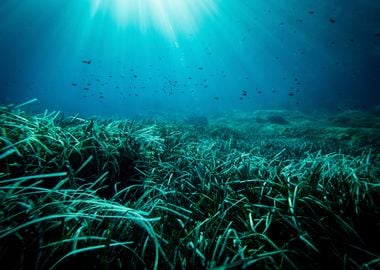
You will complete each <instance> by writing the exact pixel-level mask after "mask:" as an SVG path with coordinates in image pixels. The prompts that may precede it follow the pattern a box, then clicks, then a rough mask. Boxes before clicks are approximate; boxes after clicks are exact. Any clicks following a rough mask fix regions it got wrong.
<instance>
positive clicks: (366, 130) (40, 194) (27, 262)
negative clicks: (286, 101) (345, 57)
mask: <svg viewBox="0 0 380 270" xmlns="http://www.w3.org/2000/svg"><path fill="white" fill-rule="evenodd" d="M21 105H22V104H21ZM21 105H19V106H15V105H7V106H5V105H4V106H1V107H0V129H1V130H0V132H1V134H0V201H1V203H0V264H1V266H2V269H69V268H70V267H73V268H74V267H75V268H76V269H325V268H327V267H330V268H331V267H332V268H331V269H378V268H379V267H380V258H379V255H380V248H379V247H380V245H379V236H380V234H379V228H380V215H379V211H380V207H379V204H380V153H379V149H380V147H379V144H380V132H379V130H380V124H379V123H380V121H379V115H378V114H377V115H376V114H370V113H368V112H360V111H351V112H344V113H341V114H335V115H325V116H323V117H322V116H319V117H316V116H310V115H306V114H302V113H300V112H296V111H279V110H277V111H274V110H272V111H269V110H267V111H256V112H252V113H249V114H248V113H245V114H243V113H236V114H229V115H228V118H227V117H223V116H222V115H218V116H215V117H209V119H207V120H205V119H198V118H191V119H187V121H180V120H164V119H150V120H134V121H132V120H109V119H100V118H89V119H84V118H80V117H78V116H73V117H63V116H62V114H61V113H60V112H55V111H52V112H49V111H45V112H43V113H31V112H26V111H25V110H24V109H25V108H26V107H24V106H21Z"/></svg>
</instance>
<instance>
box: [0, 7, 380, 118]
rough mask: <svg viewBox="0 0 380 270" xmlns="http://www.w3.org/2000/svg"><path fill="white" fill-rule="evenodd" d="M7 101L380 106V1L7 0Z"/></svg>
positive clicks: (2, 98) (126, 112)
mask: <svg viewBox="0 0 380 270" xmlns="http://www.w3.org/2000/svg"><path fill="white" fill-rule="evenodd" d="M0 89H1V95H0V103H1V104H9V103H16V104H17V103H21V102H24V101H27V100H29V99H32V98H37V99H38V102H37V103H34V104H31V106H32V108H33V109H34V110H36V111H38V110H44V109H45V108H47V109H49V110H60V111H62V112H64V113H65V114H76V113H79V114H80V115H83V116H91V115H101V116H106V117H132V116H135V115H143V116H149V115H161V114H164V115H168V114H173V115H191V114H211V113H228V112H229V111H238V110H242V111H253V110H257V109H279V108H281V109H290V110H301V111H319V110H330V111H339V110H349V109H369V108H372V107H374V106H377V105H379V104H380V1H378V0H360V1H333V0H319V1H315V0H303V1H295V0H286V1H285V0H283V1H280V0H278V1H274V0H273V1H264V0H261V1H258V0H124V1H123V0H108V1H106V0H22V1H16V0H13V1H11V0H2V1H1V2H0Z"/></svg>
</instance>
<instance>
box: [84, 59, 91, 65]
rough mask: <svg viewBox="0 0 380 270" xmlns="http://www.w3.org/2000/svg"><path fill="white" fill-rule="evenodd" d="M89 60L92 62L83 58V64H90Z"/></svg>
mask: <svg viewBox="0 0 380 270" xmlns="http://www.w3.org/2000/svg"><path fill="white" fill-rule="evenodd" d="M91 62H92V60H83V61H82V63H83V64H87V65H89V64H91Z"/></svg>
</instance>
